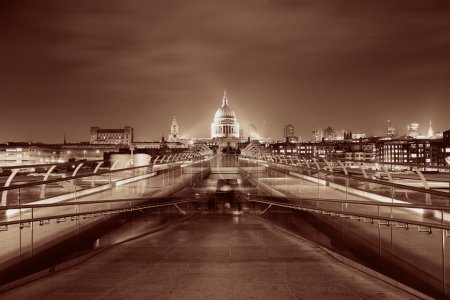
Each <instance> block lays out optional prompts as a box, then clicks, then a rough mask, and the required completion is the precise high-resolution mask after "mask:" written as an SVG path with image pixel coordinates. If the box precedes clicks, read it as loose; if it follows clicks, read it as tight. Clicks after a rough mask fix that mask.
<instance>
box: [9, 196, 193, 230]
mask: <svg viewBox="0 0 450 300" xmlns="http://www.w3.org/2000/svg"><path fill="white" fill-rule="evenodd" d="M191 202H198V200H195V199H189V200H179V201H172V202H165V203H154V204H150V205H149V204H145V205H137V206H130V207H126V208H124V207H121V208H110V209H100V210H91V211H85V212H76V213H71V214H58V215H49V216H44V217H38V218H28V219H20V220H14V221H4V222H0V226H8V225H14V224H21V223H30V222H38V221H44V220H45V221H46V220H53V219H61V218H69V217H76V216H83V215H92V214H104V213H108V212H115V213H121V212H128V211H136V210H142V209H147V208H156V207H164V206H172V205H175V204H181V203H191ZM84 204H90V202H85V203H84Z"/></svg>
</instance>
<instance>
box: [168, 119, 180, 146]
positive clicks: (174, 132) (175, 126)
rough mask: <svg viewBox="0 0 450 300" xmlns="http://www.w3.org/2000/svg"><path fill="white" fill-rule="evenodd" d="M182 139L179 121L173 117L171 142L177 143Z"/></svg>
mask: <svg viewBox="0 0 450 300" xmlns="http://www.w3.org/2000/svg"><path fill="white" fill-rule="evenodd" d="M179 138H180V132H179V128H178V123H177V119H176V118H175V116H173V120H172V125H171V126H170V134H169V142H177V141H178V139H179Z"/></svg>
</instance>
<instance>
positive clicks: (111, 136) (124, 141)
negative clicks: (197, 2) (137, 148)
mask: <svg viewBox="0 0 450 300" xmlns="http://www.w3.org/2000/svg"><path fill="white" fill-rule="evenodd" d="M132 142H133V128H132V127H129V126H125V127H124V128H123V129H101V128H100V127H91V137H90V143H91V144H113V145H131V143H132Z"/></svg>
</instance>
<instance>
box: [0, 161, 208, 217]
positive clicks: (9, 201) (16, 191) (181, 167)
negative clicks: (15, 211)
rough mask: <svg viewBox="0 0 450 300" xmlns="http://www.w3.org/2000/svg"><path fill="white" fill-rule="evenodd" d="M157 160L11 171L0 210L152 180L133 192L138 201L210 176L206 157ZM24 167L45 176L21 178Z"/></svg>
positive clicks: (74, 197)
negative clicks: (195, 176)
mask: <svg viewBox="0 0 450 300" xmlns="http://www.w3.org/2000/svg"><path fill="white" fill-rule="evenodd" d="M157 158H158V161H156V160H155V161H154V162H152V163H150V164H148V165H140V166H130V167H124V168H116V164H111V165H110V166H108V167H105V165H107V163H108V162H107V161H83V162H80V163H78V164H68V163H64V164H45V165H31V166H16V167H8V168H9V169H10V170H11V174H10V175H9V176H8V177H7V179H5V180H3V186H2V187H0V195H1V202H0V206H7V205H20V204H26V203H53V202H58V201H67V200H72V199H78V198H80V197H84V196H87V195H90V194H93V193H97V192H101V191H106V190H110V189H111V188H113V187H118V186H123V185H126V184H128V183H131V182H135V181H139V180H142V179H147V178H149V183H148V185H146V186H145V187H141V191H139V190H134V191H131V192H132V193H134V194H135V195H130V197H131V196H135V197H136V196H139V195H143V194H151V193H152V190H153V191H156V190H157V189H158V188H165V187H167V186H168V185H171V184H174V183H177V182H178V181H182V180H184V178H186V177H189V174H194V173H196V172H197V170H203V171H205V172H207V170H208V168H209V165H208V163H207V162H208V161H207V157H195V156H193V154H192V155H189V156H187V155H184V156H182V155H174V156H173V157H170V156H167V157H166V156H163V157H161V158H159V157H157ZM24 167H26V168H25V169H27V168H28V167H30V168H31V167H33V168H41V169H42V170H43V172H41V173H40V174H39V173H29V174H28V175H33V176H21V177H20V176H18V174H20V173H19V172H18V171H19V170H23V169H24ZM157 174H160V175H162V182H161V183H159V182H158V185H159V186H156V185H153V186H152V181H151V177H153V176H155V175H157ZM36 175H38V176H36ZM183 177H184V178H183ZM43 201H44V202H43ZM0 218H1V214H0Z"/></svg>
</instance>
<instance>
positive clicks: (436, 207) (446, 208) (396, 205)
mask: <svg viewBox="0 0 450 300" xmlns="http://www.w3.org/2000/svg"><path fill="white" fill-rule="evenodd" d="M258 198H259V199H268V200H269V201H270V200H271V199H283V200H287V201H316V202H328V203H339V204H361V205H369V206H386V207H394V208H420V209H434V210H443V211H449V212H450V207H449V206H440V205H426V204H409V203H387V202H375V201H358V200H342V199H330V198H294V197H286V198H280V197H275V196H258ZM252 200H253V199H252ZM255 200H256V199H255ZM278 203H280V202H278Z"/></svg>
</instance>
